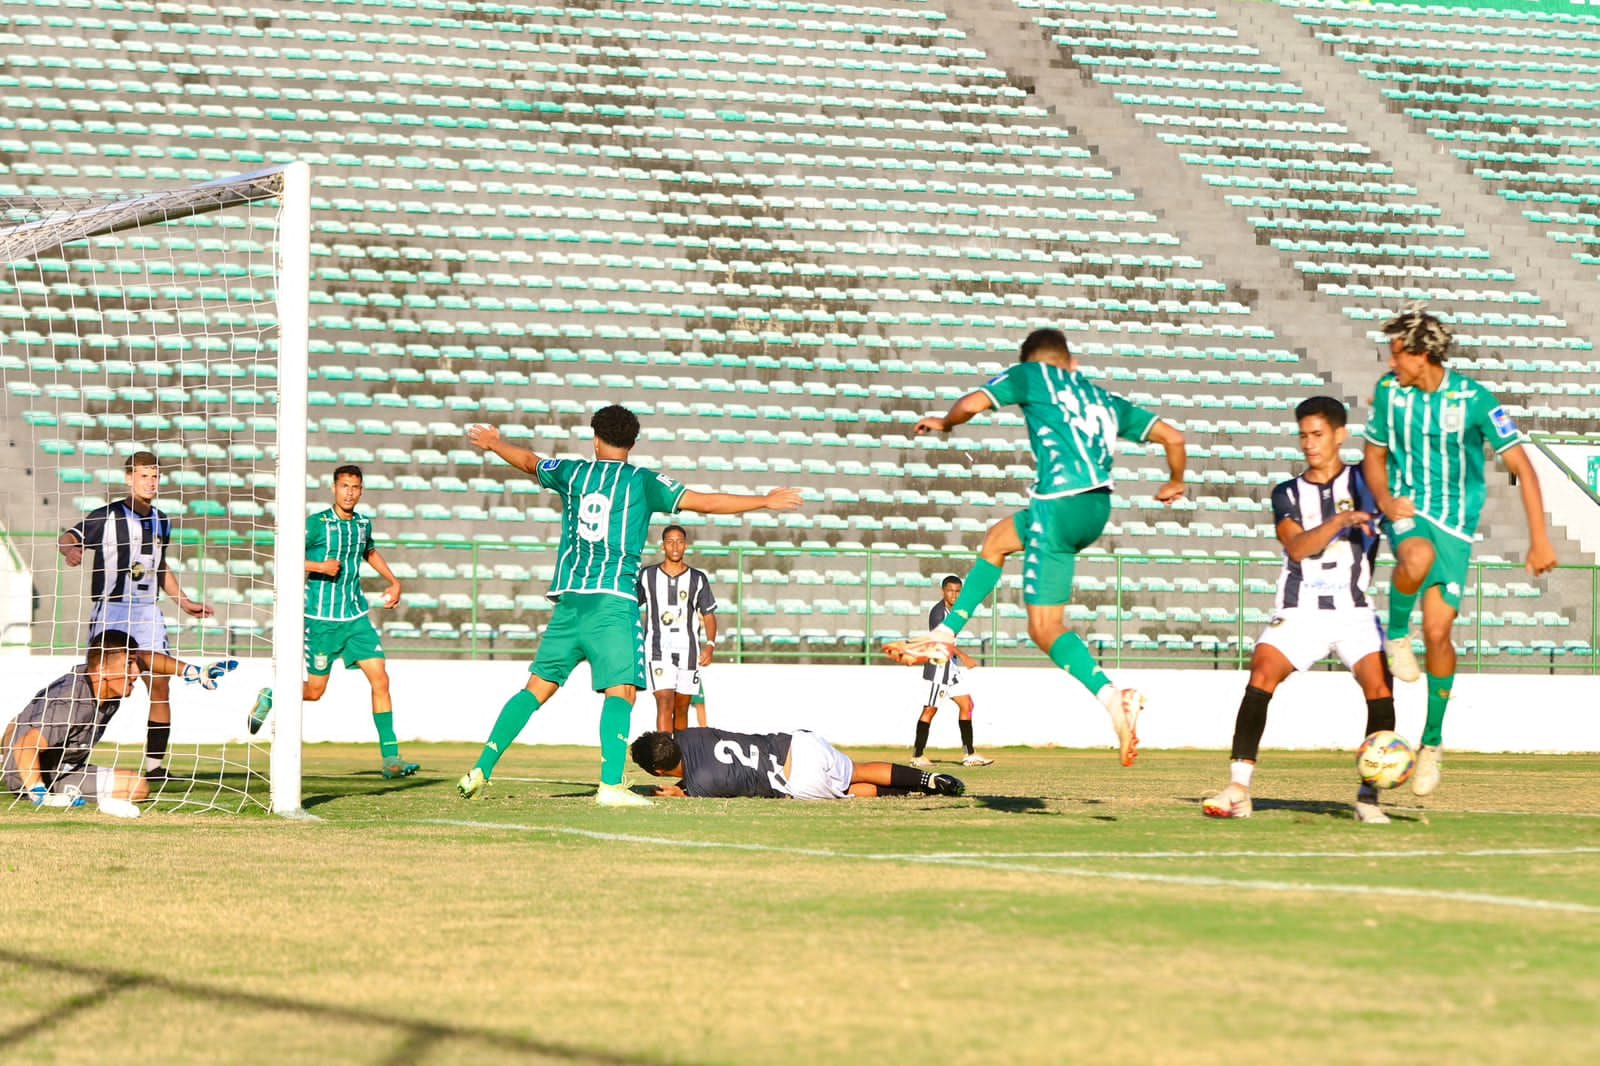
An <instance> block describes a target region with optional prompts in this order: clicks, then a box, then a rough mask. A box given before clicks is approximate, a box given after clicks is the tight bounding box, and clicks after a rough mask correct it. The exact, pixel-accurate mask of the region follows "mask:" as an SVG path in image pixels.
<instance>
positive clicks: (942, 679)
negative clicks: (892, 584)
mask: <svg viewBox="0 0 1600 1066" xmlns="http://www.w3.org/2000/svg"><path fill="white" fill-rule="evenodd" d="M939 592H940V598H939V602H938V603H936V604H934V605H933V607H932V608H931V609H930V610H929V611H928V628H929V629H935V628H937V627H938V625H939V623H941V622H943V621H944V619H945V616H946V615H948V614H949V613H950V608H951V607H952V606H954V605H955V602H956V598H957V597H958V596H960V595H961V579H960V578H959V577H956V576H955V575H954V574H951V575H950V576H949V577H947V578H945V579H944V580H943V581H942V582H940V583H939ZM950 651H951V657H950V658H949V659H948V660H946V661H945V662H942V663H929V664H928V665H926V666H924V667H923V668H922V680H924V681H926V682H927V683H928V697H927V699H925V700H924V701H923V704H922V714H921V716H920V717H919V718H918V719H917V742H916V748H915V750H913V751H912V753H911V765H912V766H915V767H917V768H918V769H919V770H926V769H929V768H930V767H932V766H933V763H932V762H931V761H929V759H928V758H927V757H926V756H925V755H923V752H925V751H926V750H927V749H928V729H929V727H930V726H932V725H933V716H934V715H936V714H938V713H939V701H940V700H949V701H950V702H951V703H954V704H955V705H956V710H957V712H959V714H960V715H961V717H960V718H959V719H958V720H957V721H958V724H959V725H960V727H961V748H962V750H963V751H964V752H965V753H966V755H965V757H964V758H963V759H962V760H961V765H962V766H989V765H990V764H992V763H993V762H994V760H993V759H986V758H984V757H983V756H982V755H979V754H978V752H977V750H976V749H975V748H973V746H972V696H971V695H970V694H968V692H967V678H966V671H968V670H972V669H974V668H976V667H977V665H978V664H977V663H975V662H973V661H972V656H970V655H968V654H967V653H966V652H964V651H962V650H961V649H960V648H956V647H952V648H951V649H950Z"/></svg>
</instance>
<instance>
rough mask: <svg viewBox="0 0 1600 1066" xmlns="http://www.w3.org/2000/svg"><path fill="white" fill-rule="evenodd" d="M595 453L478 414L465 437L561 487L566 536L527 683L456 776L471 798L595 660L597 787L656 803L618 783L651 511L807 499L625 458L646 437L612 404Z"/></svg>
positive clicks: (598, 420)
mask: <svg viewBox="0 0 1600 1066" xmlns="http://www.w3.org/2000/svg"><path fill="white" fill-rule="evenodd" d="M589 425H590V427H591V428H592V429H593V430H594V458H593V459H545V458H542V457H540V456H538V455H535V454H534V453H533V452H531V451H529V450H528V449H526V448H522V447H518V446H517V445H515V444H512V443H510V442H509V441H507V440H505V439H504V438H503V437H501V435H500V432H499V431H498V430H496V429H492V428H490V427H488V426H473V427H471V428H470V429H469V430H468V431H467V439H468V440H470V441H471V442H472V443H473V445H475V446H476V447H479V448H482V449H484V450H485V451H492V452H494V453H495V454H496V455H498V456H499V457H500V458H502V459H504V460H505V461H506V462H508V463H510V464H511V465H512V466H513V467H514V468H516V469H517V470H521V471H523V472H524V473H527V474H532V475H534V476H535V477H537V478H538V479H539V484H540V485H542V486H543V487H544V488H547V489H550V490H552V491H554V492H555V493H557V494H558V495H559V496H560V497H561V501H562V518H561V541H560V545H559V547H558V548H557V552H556V570H555V577H554V579H553V580H552V582H551V585H550V597H551V598H552V599H554V600H555V601H556V609H555V611H554V612H553V614H552V615H551V618H550V625H549V627H548V628H547V629H546V630H545V633H544V639H543V640H542V641H541V642H540V644H539V651H538V654H537V655H536V656H535V658H534V661H533V665H532V666H531V667H530V668H529V675H530V676H529V678H528V685H527V687H526V688H525V689H523V690H522V691H520V692H518V693H517V694H516V695H515V696H512V697H511V699H510V700H508V701H507V702H506V704H505V706H504V707H503V708H501V710H500V716H499V718H498V719H497V720H496V721H495V724H494V729H493V731H492V732H491V733H490V734H489V740H488V743H486V744H485V745H484V748H483V753H482V754H481V755H480V756H479V757H478V762H477V765H475V766H474V767H473V768H472V769H471V770H469V771H468V772H467V773H466V774H465V775H464V776H463V777H462V778H461V781H460V782H459V783H458V784H457V786H456V788H457V790H458V791H459V792H460V793H461V795H462V796H463V797H467V798H470V797H472V796H475V795H477V794H478V793H479V792H481V791H482V790H483V787H484V786H485V785H486V784H487V783H488V781H489V778H490V776H491V775H492V774H493V773H494V768H495V764H496V763H498V762H499V761H500V757H501V756H502V755H504V754H505V752H506V750H507V749H508V748H510V746H511V742H512V741H514V740H515V739H516V738H517V734H518V733H520V732H521V731H522V727H523V726H525V725H527V724H528V719H529V718H530V717H531V716H532V715H533V712H535V711H537V710H538V709H539V708H540V707H541V706H542V705H543V704H545V703H546V702H548V701H549V699H550V697H551V696H553V695H555V693H556V691H557V690H558V689H559V688H560V687H561V686H562V685H563V684H565V683H566V680H567V678H568V677H570V676H571V675H572V671H573V670H575V669H576V668H577V666H578V664H579V663H581V662H588V664H589V669H590V671H591V679H592V683H593V685H594V689H595V691H596V692H603V693H604V694H605V702H604V703H603V704H602V705H601V709H600V787H599V790H598V791H597V792H596V794H595V799H596V801H597V802H598V803H599V804H600V805H601V806H606V807H636V806H649V805H650V801H649V800H647V799H645V798H644V797H643V796H639V795H636V794H634V793H633V792H630V791H629V790H627V789H626V788H623V787H622V774H623V769H624V763H625V762H626V760H627V753H628V731H629V726H630V718H631V715H632V711H633V701H634V697H635V695H636V694H637V693H638V691H639V689H640V687H642V686H643V685H644V631H643V629H642V628H641V626H640V620H639V599H638V594H639V585H638V582H639V556H640V554H641V553H642V552H643V551H644V548H645V545H646V543H648V541H649V536H650V517H651V516H652V515H654V514H672V513H674V512H676V511H696V512H699V513H701V514H744V513H746V512H748V511H759V510H762V509H769V510H774V511H791V510H794V509H795V508H796V507H799V506H800V493H799V492H798V491H796V490H795V489H774V490H773V491H771V492H769V493H767V494H766V495H764V496H742V495H732V494H728V493H707V492H693V491H691V490H689V489H687V488H685V487H684V486H683V485H681V484H679V483H678V482H677V481H674V480H673V479H672V478H670V477H667V476H666V475H665V474H656V473H653V472H651V471H649V470H646V469H644V468H643V467H638V466H634V465H633V464H632V463H630V462H628V455H629V453H630V452H631V451H632V449H633V446H634V443H635V442H636V441H637V440H638V438H639V419H638V418H637V417H636V416H635V415H634V413H633V412H632V411H630V410H628V409H627V408H626V407H621V406H619V405H617V404H612V405H610V406H608V407H603V408H601V409H600V410H599V411H596V412H595V414H594V417H593V418H592V419H591V420H590V423H589Z"/></svg>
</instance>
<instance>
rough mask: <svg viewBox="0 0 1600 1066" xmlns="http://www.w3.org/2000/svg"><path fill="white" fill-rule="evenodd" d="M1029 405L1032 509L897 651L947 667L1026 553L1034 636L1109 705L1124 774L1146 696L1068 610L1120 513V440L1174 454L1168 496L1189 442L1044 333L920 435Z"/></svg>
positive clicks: (986, 544) (988, 546)
mask: <svg viewBox="0 0 1600 1066" xmlns="http://www.w3.org/2000/svg"><path fill="white" fill-rule="evenodd" d="M1007 404H1018V405H1020V406H1021V407H1022V414H1023V418H1024V419H1025V420H1026V421H1027V425H1028V440H1029V442H1030V443H1031V444H1032V446H1033V454H1034V460H1035V462H1036V464H1037V467H1038V475H1037V476H1038V480H1037V481H1036V483H1035V484H1034V486H1033V487H1032V489H1031V490H1030V494H1031V495H1032V497H1033V501H1032V503H1031V504H1030V505H1029V506H1028V508H1027V510H1024V511H1019V512H1017V513H1016V514H1015V515H1013V516H1011V517H1010V518H1004V519H1001V520H1000V521H999V522H997V523H995V525H993V526H991V527H990V528H989V532H988V534H987V535H986V536H985V537H984V539H983V547H982V549H981V550H980V551H979V553H978V561H977V563H976V564H975V565H974V566H973V568H972V570H971V572H970V573H968V575H967V579H966V581H965V583H964V584H963V586H962V589H961V595H960V597H959V598H957V600H956V602H955V606H953V607H951V608H950V612H949V614H947V615H946V616H945V619H944V621H943V623H941V624H940V625H938V626H936V627H935V628H934V629H933V631H932V632H930V633H929V634H928V635H927V636H924V637H917V638H914V639H912V640H908V641H903V642H897V643H894V644H890V645H888V646H887V647H886V648H884V651H885V652H886V653H887V654H888V655H889V657H890V658H892V659H894V660H895V661H897V662H901V663H906V664H917V663H924V662H944V661H947V660H948V658H949V656H950V654H951V650H952V649H953V648H954V646H955V639H956V635H957V634H958V633H960V632H961V630H962V628H963V627H964V626H965V625H966V624H967V622H968V621H970V620H971V618H972V613H973V612H974V611H976V610H977V609H978V608H979V607H980V606H981V605H982V604H983V602H984V601H985V600H986V599H988V598H989V593H990V592H992V591H994V587H995V585H996V584H997V583H998V582H999V580H1000V571H1001V568H1002V567H1004V566H1005V561H1006V557H1007V556H1010V555H1015V554H1016V553H1017V552H1022V553H1023V564H1022V600H1023V604H1024V605H1025V606H1026V607H1027V611H1028V636H1029V637H1030V638H1032V640H1033V642H1034V643H1035V644H1037V645H1038V646H1039V649H1040V650H1041V651H1043V652H1045V654H1047V655H1049V656H1050V661H1051V662H1053V663H1055V664H1056V665H1057V666H1059V667H1060V668H1061V669H1063V670H1065V671H1067V673H1069V674H1071V675H1072V678H1073V679H1074V680H1075V681H1077V682H1079V683H1080V684H1082V685H1083V686H1084V687H1085V688H1087V689H1088V690H1089V691H1090V692H1091V693H1093V694H1094V696H1095V697H1096V698H1097V699H1098V700H1099V701H1100V702H1101V703H1102V704H1103V705H1104V706H1105V708H1106V711H1107V712H1108V713H1109V714H1110V715H1111V724H1112V726H1113V727H1114V728H1115V729H1116V731H1117V742H1118V747H1119V749H1120V754H1121V757H1122V765H1124V766H1131V765H1132V764H1133V760H1134V758H1135V757H1136V756H1137V754H1138V746H1139V735H1138V731H1137V726H1138V719H1139V713H1140V712H1141V711H1142V710H1143V709H1144V695H1143V694H1142V693H1140V692H1139V691H1138V690H1136V689H1131V688H1117V687H1115V686H1113V685H1112V684H1111V681H1110V679H1108V678H1107V677H1106V675H1105V674H1103V673H1101V671H1100V668H1099V666H1098V665H1097V664H1096V663H1095V661H1094V657H1093V656H1092V655H1091V654H1090V653H1089V648H1088V646H1087V645H1085V644H1084V642H1083V638H1081V637H1079V636H1078V635H1077V634H1076V633H1072V632H1069V631H1068V630H1067V627H1066V622H1065V619H1064V617H1063V616H1064V614H1065V611H1064V608H1065V607H1066V605H1067V604H1068V603H1069V602H1071V599H1072V575H1073V571H1074V569H1075V567H1076V565H1077V557H1078V553H1079V552H1081V551H1082V550H1083V549H1085V548H1087V547H1088V546H1089V545H1090V544H1092V543H1094V541H1095V539H1096V538H1097V537H1099V536H1100V532H1101V530H1103V529H1104V528H1105V525H1106V521H1107V520H1108V519H1109V517H1110V515H1111V466H1112V458H1113V450H1114V449H1115V447H1116V442H1117V440H1118V439H1119V438H1120V439H1122V440H1131V441H1139V442H1145V441H1149V442H1152V443H1155V444H1159V445H1161V447H1162V448H1163V449H1165V450H1166V453H1167V467H1168V470H1169V472H1170V473H1169V477H1168V480H1167V483H1166V484H1165V485H1163V486H1161V488H1159V489H1157V490H1156V499H1158V500H1160V501H1161V502H1162V503H1167V504H1170V503H1172V502H1173V501H1175V500H1177V499H1178V498H1179V497H1181V496H1182V495H1183V492H1184V486H1183V471H1184V467H1185V465H1186V462H1187V452H1185V450H1184V444H1183V434H1182V433H1180V432H1179V431H1178V429H1177V428H1176V427H1174V426H1172V425H1170V424H1169V423H1166V422H1163V421H1161V420H1160V419H1158V418H1157V417H1156V416H1155V415H1154V414H1151V413H1150V412H1149V411H1145V410H1142V409H1140V408H1138V407H1135V406H1134V405H1133V404H1131V403H1129V402H1128V401H1127V400H1124V399H1123V398H1122V397H1120V396H1117V395H1115V394H1113V393H1110V392H1107V391H1106V390H1104V389H1102V388H1100V386H1098V385H1096V384H1094V383H1093V382H1092V381H1090V380H1089V379H1088V378H1086V377H1084V376H1083V374H1081V373H1080V372H1079V371H1078V360H1077V358H1076V357H1075V356H1074V355H1073V354H1072V351H1071V349H1069V348H1068V347H1067V338H1066V334H1064V333H1062V332H1061V331H1060V330H1058V329H1036V330H1034V331H1033V332H1032V333H1030V334H1028V336H1027V339H1025V340H1024V341H1023V342H1022V350H1021V356H1020V359H1019V360H1018V362H1017V365H1016V366H1013V367H1012V368H1011V369H1009V370H1007V371H1006V372H1005V373H1003V374H1000V375H999V376H998V377H995V378H992V379H990V381H989V382H988V384H986V385H984V386H983V387H982V388H980V389H978V390H977V391H976V392H970V393H968V394H967V395H965V396H963V397H962V398H961V399H960V400H957V401H956V404H955V406H953V407H952V408H950V412H949V413H948V414H946V415H945V416H944V417H943V418H937V417H931V418H924V419H923V420H922V421H920V422H918V423H917V433H919V434H922V433H945V432H948V431H949V430H951V429H954V428H955V427H956V426H959V425H961V424H962V423H964V422H967V421H969V420H971V419H972V418H974V417H975V416H977V415H979V414H982V413H983V412H984V411H987V410H990V409H991V408H998V407H1003V406H1005V405H1007Z"/></svg>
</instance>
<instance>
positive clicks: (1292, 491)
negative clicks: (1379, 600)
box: [1272, 464, 1378, 611]
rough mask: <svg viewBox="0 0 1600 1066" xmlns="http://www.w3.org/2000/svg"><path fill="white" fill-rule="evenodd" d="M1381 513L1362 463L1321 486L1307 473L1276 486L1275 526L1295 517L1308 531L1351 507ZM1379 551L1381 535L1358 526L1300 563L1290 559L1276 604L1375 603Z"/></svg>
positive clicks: (1330, 606)
mask: <svg viewBox="0 0 1600 1066" xmlns="http://www.w3.org/2000/svg"><path fill="white" fill-rule="evenodd" d="M1352 510H1353V511H1365V512H1367V513H1368V514H1377V512H1378V505H1377V502H1376V501H1375V500H1374V499H1373V496H1372V492H1371V491H1370V490H1369V489H1368V488H1367V482H1366V479H1365V478H1364V477H1363V476H1362V473H1361V468H1360V467H1359V466H1350V465H1348V464H1347V465H1346V466H1345V467H1344V469H1342V470H1340V471H1339V473H1338V474H1336V475H1334V478H1333V480H1332V481H1330V482H1328V483H1327V484H1326V485H1319V484H1317V483H1316V482H1314V481H1308V480H1306V477H1305V475H1304V474H1302V475H1301V476H1300V477H1297V478H1295V479H1294V480H1292V481H1285V482H1282V483H1281V484H1279V485H1278V486H1277V487H1276V488H1274V489H1273V490H1272V524H1273V526H1274V527H1276V526H1277V524H1278V523H1279V522H1282V521H1283V520H1284V519H1285V518H1290V519H1293V520H1294V521H1296V522H1298V523H1299V524H1300V528H1302V529H1315V528H1316V527H1317V526H1320V525H1322V523H1324V522H1326V521H1327V520H1328V519H1330V518H1334V517H1337V516H1338V515H1340V514H1342V513H1343V512H1345V511H1352ZM1377 555H1378V535H1377V533H1376V531H1374V532H1371V533H1369V532H1367V530H1366V529H1364V528H1362V527H1361V526H1352V527H1351V528H1349V529H1347V530H1345V531H1343V532H1342V533H1340V534H1339V535H1338V536H1337V537H1335V538H1334V539H1333V541H1332V542H1331V543H1329V545H1328V546H1327V547H1326V548H1324V549H1322V551H1321V553H1319V554H1317V555H1311V556H1307V557H1306V558H1304V559H1302V560H1300V561H1299V562H1295V561H1294V560H1293V559H1290V558H1288V557H1287V556H1285V557H1284V560H1283V572H1282V573H1281V574H1279V575H1278V598H1277V601H1276V606H1277V607H1278V608H1279V609H1282V608H1286V607H1311V608H1317V609H1320V610H1324V611H1333V610H1338V609H1340V608H1345V607H1370V606H1371V605H1372V601H1371V600H1370V599H1369V598H1368V596H1367V590H1368V589H1369V588H1370V587H1371V585H1372V564H1373V561H1374V560H1375V559H1376V558H1377Z"/></svg>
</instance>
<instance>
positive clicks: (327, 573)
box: [306, 559, 339, 577]
mask: <svg viewBox="0 0 1600 1066" xmlns="http://www.w3.org/2000/svg"><path fill="white" fill-rule="evenodd" d="M306 573H308V574H321V575H322V576H323V577H338V576H339V560H337V559H320V560H319V559H307V560H306Z"/></svg>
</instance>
